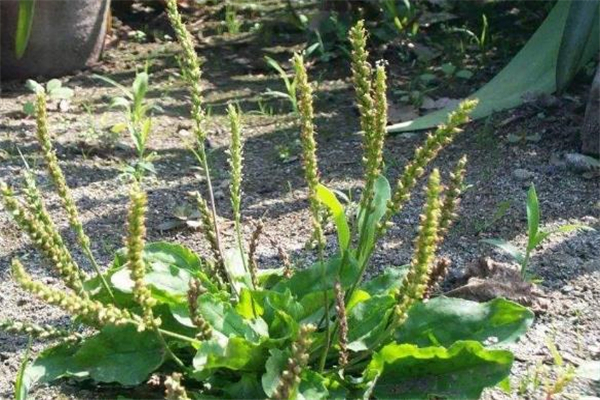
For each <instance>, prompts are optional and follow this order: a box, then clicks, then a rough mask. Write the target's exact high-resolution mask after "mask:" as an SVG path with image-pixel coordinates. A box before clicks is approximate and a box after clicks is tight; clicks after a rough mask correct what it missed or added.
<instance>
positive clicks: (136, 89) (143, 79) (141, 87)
mask: <svg viewBox="0 0 600 400" xmlns="http://www.w3.org/2000/svg"><path fill="white" fill-rule="evenodd" d="M131 89H132V91H133V99H134V102H135V103H136V104H141V102H142V100H143V99H144V97H145V96H146V92H147V91H148V74H147V73H145V72H140V73H138V74H137V75H136V76H135V80H134V81H133V84H132V85H131Z"/></svg>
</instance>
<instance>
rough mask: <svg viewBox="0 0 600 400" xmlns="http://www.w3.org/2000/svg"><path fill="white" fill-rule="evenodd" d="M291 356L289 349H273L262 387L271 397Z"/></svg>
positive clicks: (267, 363)
mask: <svg viewBox="0 0 600 400" xmlns="http://www.w3.org/2000/svg"><path fill="white" fill-rule="evenodd" d="M289 357H290V353H289V352H288V351H283V350H279V349H271V350H270V356H269V358H268V359H267V362H266V364H265V370H266V371H265V373H264V374H263V376H262V378H261V382H262V388H263V390H264V391H265V393H266V394H267V396H268V397H271V396H272V395H273V393H274V392H275V389H277V385H279V380H280V377H281V372H282V371H283V370H284V369H285V367H286V366H287V360H288V358H289Z"/></svg>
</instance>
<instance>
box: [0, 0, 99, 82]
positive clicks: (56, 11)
mask: <svg viewBox="0 0 600 400" xmlns="http://www.w3.org/2000/svg"><path fill="white" fill-rule="evenodd" d="M18 8H19V2H18V0H0V79H1V80H9V79H26V78H34V77H37V76H44V77H46V78H50V77H56V76H60V75H64V74H67V73H70V72H73V71H76V70H79V69H83V68H85V67H87V66H89V65H91V64H93V63H94V62H96V61H98V58H99V57H100V53H101V52H102V46H103V43H104V36H105V34H106V22H107V15H108V12H109V8H110V0H37V1H36V3H35V11H34V16H33V26H32V29H31V35H30V37H29V44H28V46H27V49H26V50H25V54H24V55H23V57H22V58H21V59H19V60H17V58H16V57H15V32H16V25H17V15H18Z"/></svg>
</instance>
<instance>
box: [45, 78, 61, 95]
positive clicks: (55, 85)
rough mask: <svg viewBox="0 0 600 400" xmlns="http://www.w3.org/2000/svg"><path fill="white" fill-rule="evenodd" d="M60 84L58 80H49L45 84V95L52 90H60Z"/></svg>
mask: <svg viewBox="0 0 600 400" xmlns="http://www.w3.org/2000/svg"><path fill="white" fill-rule="evenodd" d="M61 86H62V83H61V82H60V80H58V79H50V80H49V81H48V82H46V93H50V92H51V91H53V90H56V89H60V87H61Z"/></svg>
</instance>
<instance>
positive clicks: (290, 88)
mask: <svg viewBox="0 0 600 400" xmlns="http://www.w3.org/2000/svg"><path fill="white" fill-rule="evenodd" d="M265 61H266V62H267V65H268V66H269V67H271V68H273V69H274V70H275V71H277V74H279V77H280V78H281V80H282V81H283V83H284V84H285V90H286V91H285V92H281V91H276V90H271V89H267V91H266V92H265V95H267V96H270V97H277V98H281V99H285V100H287V101H288V102H289V103H290V105H291V107H292V111H293V112H294V114H298V101H297V100H296V99H297V97H296V78H292V79H290V76H289V75H288V73H287V72H285V71H284V69H283V68H282V67H281V64H279V63H278V62H277V61H276V60H275V59H273V58H271V57H269V56H265Z"/></svg>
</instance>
